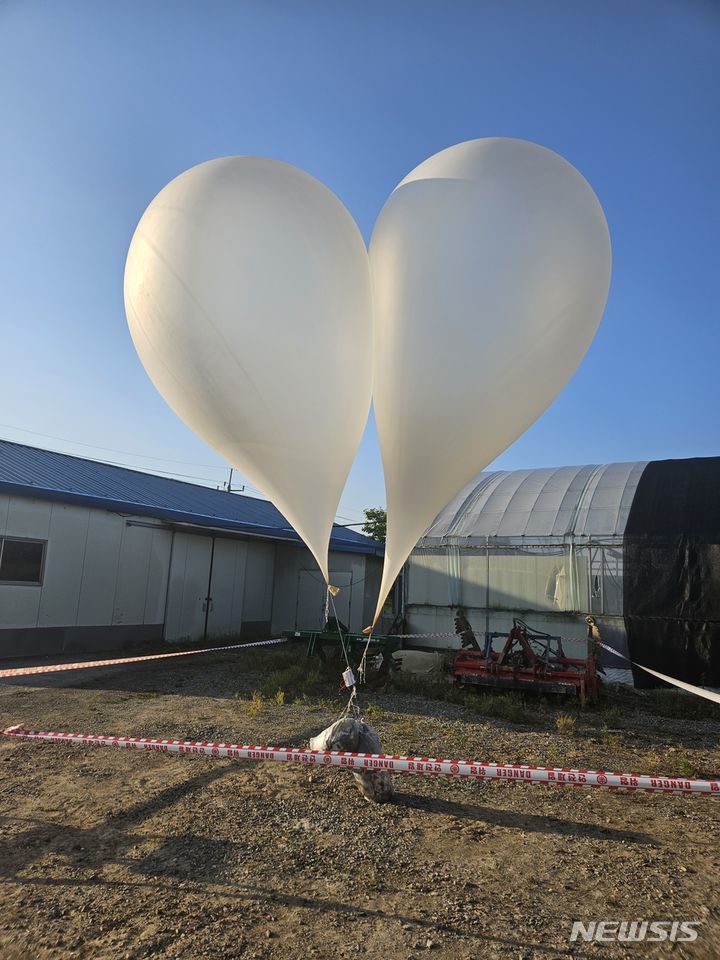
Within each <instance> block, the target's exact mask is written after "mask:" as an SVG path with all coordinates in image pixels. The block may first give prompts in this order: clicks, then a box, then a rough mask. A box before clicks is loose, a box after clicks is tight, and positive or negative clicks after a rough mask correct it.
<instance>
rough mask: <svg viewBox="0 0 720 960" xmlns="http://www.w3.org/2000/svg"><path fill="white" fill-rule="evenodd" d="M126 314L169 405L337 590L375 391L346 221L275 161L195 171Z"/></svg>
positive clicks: (141, 243) (144, 264)
mask: <svg viewBox="0 0 720 960" xmlns="http://www.w3.org/2000/svg"><path fill="white" fill-rule="evenodd" d="M125 308H126V312H127V317H128V323H129V325H130V332H131V334H132V338H133V341H134V344H135V347H136V349H137V352H138V354H139V355H140V359H141V360H142V362H143V364H144V366H145V369H146V371H147V372H148V374H149V376H150V378H151V380H152V381H153V383H154V384H155V386H156V387H157V389H158V390H159V391H160V393H161V394H162V396H163V397H164V398H165V400H166V401H167V403H168V404H169V405H170V406H171V407H172V409H173V410H174V411H175V413H177V414H178V416H179V417H181V418H182V420H184V421H185V423H186V424H187V425H188V426H189V427H190V428H191V429H192V430H193V431H194V432H195V433H197V434H198V435H199V436H200V437H202V439H203V440H205V441H206V442H207V443H208V444H209V445H210V446H211V447H212V448H213V449H214V450H215V451H216V452H217V453H218V454H219V455H220V456H221V457H223V458H224V459H225V460H226V461H227V462H228V463H231V464H232V465H233V466H235V467H237V468H238V469H239V470H240V471H241V472H242V473H243V474H244V475H245V477H247V479H248V480H249V482H250V483H251V484H253V485H255V486H257V487H258V488H259V489H260V490H262V491H263V493H265V495H266V496H268V497H269V498H270V499H271V500H272V501H273V503H274V504H275V505H276V506H277V507H278V509H279V510H280V511H281V512H282V513H283V515H284V516H285V517H286V518H287V520H288V521H289V522H290V523H291V524H292V526H293V527H294V528H295V529H296V530H297V532H298V533H299V534H300V536H301V537H302V538H303V540H304V541H305V543H306V544H307V545H308V547H309V548H310V550H311V551H312V553H313V555H314V556H315V559H316V560H317V562H318V564H319V566H320V569H321V570H322V572H323V575H324V576H325V579H326V580H327V579H328V559H327V554H328V542H329V538H330V533H331V530H332V524H333V519H334V517H335V513H336V511H337V507H338V503H339V500H340V496H341V494H342V490H343V487H344V484H345V481H346V479H347V475H348V472H349V470H350V466H351V464H352V461H353V458H354V456H355V453H356V450H357V448H358V445H359V443H360V439H361V436H362V433H363V430H364V428H365V423H366V421H367V416H368V413H369V408H370V393H371V380H372V369H371V368H372V298H371V286H370V271H369V265H368V258H367V251H366V249H365V244H364V242H363V239H362V237H361V235H360V232H359V230H358V228H357V226H356V224H355V221H354V220H353V219H352V217H351V216H350V214H349V213H348V211H347V210H346V209H345V207H344V206H343V205H342V203H341V202H340V201H339V200H338V199H337V197H336V196H335V195H334V194H333V193H331V192H330V190H328V189H327V188H326V187H325V186H323V185H322V184H321V183H319V182H318V181H317V180H315V179H314V178H313V177H311V176H310V175H309V174H307V173H304V172H303V171H302V170H299V169H297V168H296V167H293V166H290V165H289V164H286V163H281V162H279V161H276V160H270V159H266V158H262V157H225V158H222V159H218V160H211V161H209V162H208V163H202V164H200V165H199V166H196V167H192V168H191V169H190V170H187V171H186V172H185V173H182V174H181V175H180V176H179V177H177V178H176V179H175V180H173V181H172V182H171V183H169V184H168V185H167V186H166V187H165V188H164V189H163V190H161V191H160V193H159V194H158V195H157V196H156V197H155V199H154V200H153V201H152V203H151V204H150V206H149V207H148V208H147V210H146V211H145V213H144V214H143V217H142V219H141V220H140V223H139V224H138V227H137V229H136V231H135V235H134V236H133V239H132V243H131V244H130V250H129V253H128V257H127V264H126V268H125Z"/></svg>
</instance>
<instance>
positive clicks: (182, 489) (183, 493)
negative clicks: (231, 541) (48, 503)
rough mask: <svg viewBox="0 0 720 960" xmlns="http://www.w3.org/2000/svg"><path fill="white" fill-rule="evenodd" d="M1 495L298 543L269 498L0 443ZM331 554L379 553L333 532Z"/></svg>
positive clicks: (344, 531) (350, 533)
mask: <svg viewBox="0 0 720 960" xmlns="http://www.w3.org/2000/svg"><path fill="white" fill-rule="evenodd" d="M0 493H9V494H15V495H16V496H21V497H32V498H35V499H40V500H55V501H61V502H63V503H77V504H81V505H84V506H88V507H98V508H100V509H102V510H114V511H119V512H121V513H131V514H134V515H136V516H144V517H156V518H158V519H160V520H167V521H171V522H176V523H192V524H196V525H198V526H203V527H218V528H221V529H226V530H233V531H235V532H237V533H244V534H249V535H253V536H258V537H266V538H270V539H273V540H288V541H290V542H295V543H299V542H301V541H300V538H299V537H298V535H297V534H296V533H295V531H294V530H293V529H292V527H291V526H290V524H289V523H288V522H287V520H286V519H285V517H283V515H282V514H281V513H280V511H279V510H278V509H277V508H276V507H274V506H273V505H272V503H270V502H269V501H268V500H260V499H256V498H255V497H246V496H242V495H241V494H237V493H226V492H224V491H221V490H211V489H209V488H208V487H201V486H198V485H197V484H194V483H185V482H183V481H182V480H172V479H170V478H168V477H158V476H156V475H155V474H150V473H142V472H141V471H139V470H129V469H127V468H126V467H115V466H112V465H111V464H106V463H99V462H98V461H97V460H86V459H84V458H82V457H74V456H70V455H69V454H66V453H56V452H54V451H52V450H41V449H40V448H39V447H28V446H25V445H24V444H21V443H13V442H11V441H10V440H0ZM330 548H331V549H332V550H341V551H345V552H350V553H365V554H370V555H374V556H382V554H383V545H382V544H380V543H378V542H377V541H376V540H372V539H371V538H370V537H366V536H364V535H363V534H361V533H357V532H356V531H354V530H350V529H348V528H347V527H341V526H338V525H337V524H336V525H335V526H334V527H333V532H332V537H331V539H330Z"/></svg>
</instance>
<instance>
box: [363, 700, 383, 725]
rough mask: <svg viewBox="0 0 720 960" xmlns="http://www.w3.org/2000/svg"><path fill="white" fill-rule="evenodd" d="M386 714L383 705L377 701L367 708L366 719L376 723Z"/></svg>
mask: <svg viewBox="0 0 720 960" xmlns="http://www.w3.org/2000/svg"><path fill="white" fill-rule="evenodd" d="M384 716H385V711H384V710H383V708H382V707H379V706H378V705H377V704H376V703H371V704H370V705H369V706H368V707H367V708H366V709H365V719H366V720H367V721H368V723H376V722H377V721H378V720H382V718H383V717H384Z"/></svg>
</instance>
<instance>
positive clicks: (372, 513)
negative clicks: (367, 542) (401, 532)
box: [362, 507, 387, 543]
mask: <svg viewBox="0 0 720 960" xmlns="http://www.w3.org/2000/svg"><path fill="white" fill-rule="evenodd" d="M363 513H364V514H365V523H364V524H363V528H362V531H363V533H366V534H367V535H368V536H369V537H372V538H373V540H379V541H380V542H381V543H385V534H386V530H387V511H386V510H384V509H383V507H366V508H365V509H364V510H363Z"/></svg>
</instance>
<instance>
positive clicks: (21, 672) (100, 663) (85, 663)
mask: <svg viewBox="0 0 720 960" xmlns="http://www.w3.org/2000/svg"><path fill="white" fill-rule="evenodd" d="M288 642H289V641H288V640H287V639H285V638H284V637H283V638H282V639H279V640H258V641H257V642H256V643H235V644H233V645H232V646H227V647H203V648H202V650H178V651H177V652H174V653H149V654H146V655H145V656H143V657H118V658H117V659H115V660H81V661H79V662H78V663H53V664H50V665H48V666H42V667H15V668H13V669H11V670H0V679H2V678H4V677H31V676H35V675H36V674H39V673H61V672H62V671H64V670H87V669H88V668H89V667H115V666H119V665H121V664H125V663H143V662H145V661H146V660H166V659H167V658H168V657H192V656H196V655H197V654H199V653H225V652H227V651H230V650H249V649H250V648H251V647H270V646H273V645H275V644H278V643H288Z"/></svg>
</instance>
